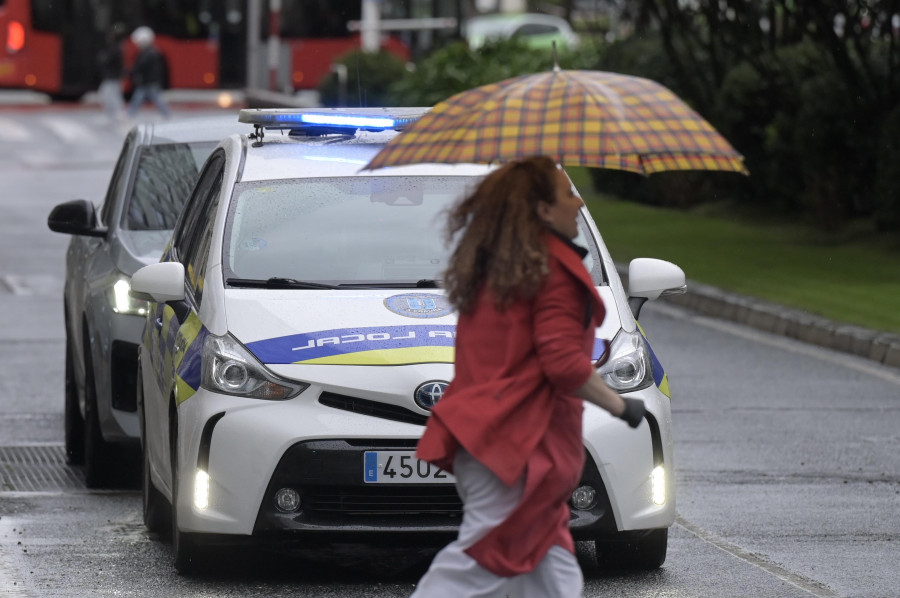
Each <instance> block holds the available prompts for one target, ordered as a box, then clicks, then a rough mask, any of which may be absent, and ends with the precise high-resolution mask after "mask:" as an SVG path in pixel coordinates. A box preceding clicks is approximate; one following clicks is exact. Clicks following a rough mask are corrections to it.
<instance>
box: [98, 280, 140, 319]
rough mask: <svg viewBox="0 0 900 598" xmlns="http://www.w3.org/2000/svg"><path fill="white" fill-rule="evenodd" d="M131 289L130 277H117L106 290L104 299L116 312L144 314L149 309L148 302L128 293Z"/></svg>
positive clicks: (135, 314) (132, 314)
mask: <svg viewBox="0 0 900 598" xmlns="http://www.w3.org/2000/svg"><path fill="white" fill-rule="evenodd" d="M130 290H131V279H129V278H119V279H118V280H117V281H116V282H115V284H113V285H112V286H111V287H109V288H108V289H107V290H106V299H107V301H109V304H110V306H112V310H113V311H114V312H116V313H117V314H126V315H130V316H146V315H147V312H148V311H149V309H150V302H148V301H144V300H143V299H135V298H134V297H132V296H131V295H129V294H128V291H130Z"/></svg>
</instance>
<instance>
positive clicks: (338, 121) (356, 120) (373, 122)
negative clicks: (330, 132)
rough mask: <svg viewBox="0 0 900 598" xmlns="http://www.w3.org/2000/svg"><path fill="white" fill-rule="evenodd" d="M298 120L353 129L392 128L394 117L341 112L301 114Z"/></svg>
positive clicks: (311, 123)
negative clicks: (352, 114)
mask: <svg viewBox="0 0 900 598" xmlns="http://www.w3.org/2000/svg"><path fill="white" fill-rule="evenodd" d="M300 122H303V123H307V124H310V125H325V126H331V127H351V128H354V129H366V128H371V129H382V130H383V129H393V128H394V119H393V118H385V117H378V116H347V115H341V114H301V115H300Z"/></svg>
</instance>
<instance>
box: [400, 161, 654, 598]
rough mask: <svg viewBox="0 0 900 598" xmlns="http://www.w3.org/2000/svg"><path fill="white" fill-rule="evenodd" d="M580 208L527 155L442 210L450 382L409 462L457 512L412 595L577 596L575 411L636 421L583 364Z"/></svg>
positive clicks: (637, 404)
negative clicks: (452, 493) (447, 484)
mask: <svg viewBox="0 0 900 598" xmlns="http://www.w3.org/2000/svg"><path fill="white" fill-rule="evenodd" d="M582 206H583V203H582V201H581V199H580V198H579V197H578V196H577V195H575V193H574V190H573V188H572V185H571V182H570V181H569V179H568V177H567V176H566V174H565V172H564V171H563V170H562V169H560V168H559V167H557V165H556V164H555V162H554V161H553V160H552V159H551V158H548V157H545V156H537V157H532V158H526V159H523V160H518V161H515V162H510V163H508V164H506V165H504V166H502V167H500V168H499V169H497V170H495V171H494V172H492V173H491V174H489V175H488V176H487V177H485V179H484V180H483V181H482V182H481V184H480V185H479V186H478V187H477V188H476V189H475V190H474V192H473V193H472V194H471V195H469V196H468V197H466V198H465V199H463V200H462V201H461V202H460V203H459V204H457V205H456V206H455V207H454V208H453V209H452V210H451V211H450V214H449V218H448V229H447V232H448V236H449V238H455V239H458V242H457V245H456V247H455V249H454V251H453V253H452V255H451V258H450V261H449V264H448V269H447V271H446V273H445V276H444V284H445V287H446V289H447V296H448V298H449V300H450V302H451V303H452V304H453V305H454V306H455V307H456V308H457V309H458V310H459V322H458V325H457V339H456V363H455V366H456V372H455V377H454V379H453V381H452V382H451V384H450V387H449V388H448V389H447V392H446V393H445V394H444V397H443V398H442V399H441V401H440V402H439V403H438V404H437V405H436V406H435V407H434V409H433V411H432V414H431V417H430V418H429V420H428V424H427V426H426V428H425V433H424V434H423V436H422V438H421V440H420V441H419V444H418V449H417V456H418V457H419V458H420V459H423V460H425V461H428V462H431V463H434V464H436V465H437V466H439V467H441V468H442V469H445V470H447V471H450V472H451V473H453V474H454V475H455V476H456V488H457V491H458V492H459V495H460V497H461V498H462V500H463V504H464V511H463V518H462V523H461V525H460V529H459V536H458V538H457V539H456V540H455V541H454V542H452V543H450V544H449V545H448V546H447V547H445V548H444V549H443V550H442V551H441V552H440V553H438V555H437V556H436V557H435V559H434V561H433V562H432V564H431V567H430V568H429V570H428V572H427V573H426V574H425V575H424V576H423V577H422V579H421V581H420V582H419V584H418V586H417V588H416V590H415V592H414V594H413V597H414V598H467V597H474V596H478V597H483V598H488V597H490V598H493V597H495V596H496V597H500V598H503V597H505V596H510V597H515V598H576V597H579V596H581V591H582V586H583V577H582V574H581V569H580V567H579V566H578V561H577V560H576V558H575V555H574V551H575V544H574V542H573V540H572V535H571V532H570V531H569V508H568V505H567V501H568V499H569V497H570V496H571V495H572V492H573V491H574V490H575V488H576V486H577V484H578V482H579V479H580V477H581V473H582V469H583V467H584V460H585V457H584V444H583V440H582V421H581V420H582V412H583V409H584V406H583V402H582V400H586V401H588V402H591V403H594V404H595V405H598V406H600V407H601V408H603V409H605V410H607V411H609V412H610V413H611V414H613V415H615V416H617V417H619V418H621V419H623V420H625V421H626V422H627V423H628V424H629V425H630V426H631V427H637V426H638V425H640V423H641V421H642V419H643V416H644V403H643V401H640V400H638V399H631V398H622V397H621V396H619V395H618V394H617V393H616V392H615V391H613V390H612V389H610V388H609V387H608V386H606V384H605V383H604V382H603V379H602V377H601V376H600V374H598V373H597V371H596V369H595V367H594V366H595V364H593V363H592V362H591V354H592V349H593V345H594V333H595V329H596V327H598V326H600V324H601V323H602V321H603V318H604V315H605V309H604V306H603V302H602V300H601V299H600V296H599V295H598V293H597V291H596V289H595V288H594V283H593V281H592V280H591V277H590V274H589V273H588V271H587V269H586V268H585V266H584V264H583V262H582V259H583V257H584V256H585V255H586V254H587V251H586V250H585V249H584V248H582V247H579V246H577V245H575V244H574V243H573V239H574V238H575V237H576V236H577V233H578V224H577V218H578V212H579V210H580V208H581V207H582Z"/></svg>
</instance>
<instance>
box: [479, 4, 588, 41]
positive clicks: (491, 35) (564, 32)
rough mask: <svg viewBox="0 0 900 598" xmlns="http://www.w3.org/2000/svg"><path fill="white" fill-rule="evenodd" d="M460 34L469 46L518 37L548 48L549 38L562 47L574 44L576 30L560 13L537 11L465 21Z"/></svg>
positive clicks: (576, 37) (485, 16)
mask: <svg viewBox="0 0 900 598" xmlns="http://www.w3.org/2000/svg"><path fill="white" fill-rule="evenodd" d="M463 36H464V37H465V38H466V41H467V42H468V43H469V47H471V48H472V49H476V48H480V47H481V46H483V45H484V44H485V43H486V42H488V41H490V40H492V39H509V38H512V37H515V38H518V39H520V40H522V41H523V42H525V43H526V44H527V45H528V46H530V47H532V48H550V47H551V46H552V45H553V42H556V45H557V46H558V47H559V48H560V49H562V48H564V47H568V48H574V47H576V46H577V45H578V41H579V39H578V34H577V33H575V32H574V31H573V30H572V26H571V25H569V22H568V21H566V20H565V19H562V18H560V17H556V16H553V15H545V14H540V13H523V14H507V13H504V14H491V15H482V16H479V17H473V18H471V19H469V20H468V21H466V23H465V26H464V27H463Z"/></svg>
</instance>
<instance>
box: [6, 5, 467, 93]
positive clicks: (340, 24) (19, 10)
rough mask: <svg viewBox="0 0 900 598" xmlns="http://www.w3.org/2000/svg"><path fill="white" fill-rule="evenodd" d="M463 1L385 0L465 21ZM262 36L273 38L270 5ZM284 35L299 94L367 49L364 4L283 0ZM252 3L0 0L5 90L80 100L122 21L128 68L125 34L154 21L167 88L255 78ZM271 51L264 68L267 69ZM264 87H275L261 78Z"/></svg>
mask: <svg viewBox="0 0 900 598" xmlns="http://www.w3.org/2000/svg"><path fill="white" fill-rule="evenodd" d="M462 2H463V0H440V1H437V0H381V1H380V2H379V5H380V9H381V16H382V18H384V19H409V18H419V17H455V18H456V19H457V20H459V18H460V11H461V6H462ZM253 5H254V6H256V7H257V8H258V10H260V12H261V17H262V18H261V19H260V30H259V32H258V39H259V40H260V42H261V43H262V44H263V45H265V41H266V39H267V38H268V36H269V19H268V15H269V8H270V7H269V2H268V1H267V0H260V1H258V2H253ZM281 5H282V7H281V18H280V21H279V23H280V39H281V41H282V44H283V47H284V48H285V51H284V55H283V56H282V58H283V60H284V61H285V62H286V63H288V61H289V63H288V64H286V65H285V66H286V67H289V68H290V74H289V76H288V80H289V81H290V84H289V85H290V86H292V87H293V89H295V90H299V89H314V88H316V87H317V86H318V85H319V83H320V82H321V81H322V78H323V77H325V76H326V75H328V74H329V73H330V72H331V65H332V64H333V63H334V62H335V60H337V59H338V58H340V57H341V56H342V55H343V54H345V53H347V52H349V51H351V50H353V49H355V48H359V46H360V36H359V34H358V33H351V32H350V31H349V30H348V28H347V23H348V22H350V21H358V20H360V18H361V13H362V0H281ZM248 7H249V3H248V0H0V88H17V89H33V90H36V91H41V92H44V93H47V94H50V95H52V96H55V97H60V98H76V97H78V96H80V95H82V94H83V93H85V92H87V91H92V90H94V89H96V88H97V86H98V85H99V83H100V73H99V69H98V68H97V67H98V65H97V57H98V55H99V53H100V51H101V49H102V48H103V44H104V43H105V40H106V35H107V32H109V31H110V30H111V29H112V28H114V27H118V28H121V29H122V30H123V32H124V33H125V34H126V35H125V37H126V39H125V41H124V43H123V48H124V53H125V63H126V67H127V66H128V65H129V64H130V63H131V61H132V60H133V58H134V55H135V53H136V50H135V47H134V45H133V44H131V42H130V41H128V40H127V36H128V34H130V33H131V32H132V31H133V30H134V29H135V28H137V27H138V26H141V25H146V26H148V27H150V28H152V29H153V31H154V32H155V33H156V45H157V47H159V49H160V50H161V51H162V53H163V55H164V56H165V58H166V63H167V68H168V85H167V87H169V88H182V89H217V88H228V87H244V86H245V85H246V84H247V46H248V44H247V37H248V33H247V27H248V25H247V23H248V21H249V20H250V19H249V18H248V17H249V15H248V14H247V11H248ZM455 36H458V31H446V30H443V31H442V30H438V31H415V30H410V31H402V32H392V33H391V34H390V35H387V34H386V35H383V36H382V43H381V45H382V47H383V48H385V49H386V50H387V51H389V52H393V53H394V54H396V55H397V56H400V57H401V58H403V59H404V60H409V59H410V57H411V56H415V55H417V53H418V52H423V51H426V50H427V49H429V48H431V47H434V46H435V45H436V44H439V43H441V42H442V40H446V39H452V38H453V37H455ZM265 58H266V57H265V49H264V48H263V52H262V54H261V55H260V56H258V57H257V59H258V60H260V64H259V65H258V66H259V67H260V68H262V69H263V70H265V68H266V65H265V62H264V61H265ZM254 83H255V84H256V85H261V84H262V85H263V86H266V85H267V81H266V82H265V83H263V82H261V81H257V82H254Z"/></svg>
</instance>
